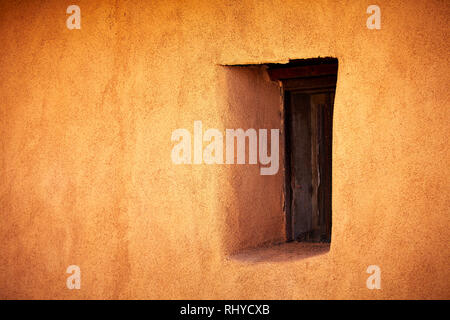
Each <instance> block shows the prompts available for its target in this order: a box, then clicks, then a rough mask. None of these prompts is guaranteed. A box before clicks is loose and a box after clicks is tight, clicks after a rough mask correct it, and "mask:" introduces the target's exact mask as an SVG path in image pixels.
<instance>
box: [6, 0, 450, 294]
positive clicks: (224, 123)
mask: <svg viewBox="0 0 450 320" xmlns="http://www.w3.org/2000/svg"><path fill="white" fill-rule="evenodd" d="M74 2H76V4H78V5H79V6H80V8H81V17H82V18H81V19H82V20H81V26H82V28H81V30H68V29H67V28H66V26H65V20H66V18H67V16H68V15H67V14H66V8H67V6H68V5H69V4H72V3H66V2H64V1H45V2H40V1H39V2H38V1H22V2H17V3H16V2H13V1H1V2H0V26H1V30H2V31H1V33H0V43H1V46H2V48H1V53H0V102H1V104H0V122H1V126H0V144H1V154H0V159H1V164H0V220H1V223H0V237H1V240H0V298H8V299H14V298H63V299H79V298H102V299H103V298H105V299H109V298H148V299H161V298H170V299H172V298H177V299H179V298H189V299H196V298H200V299H214V298H216V299H220V298H241V299H246V298H261V299H262V298H270V299H305V298H332V299H334V298H360V299H370V298H375V299H382V298H447V299H448V298H450V284H449V280H448V279H449V277H450V273H449V267H448V264H449V243H450V241H449V240H450V239H449V231H448V230H449V209H448V207H449V195H448V190H449V174H450V172H449V169H448V168H449V157H450V154H449V151H450V148H449V147H448V137H449V134H450V132H449V121H450V108H449V100H450V99H449V91H448V85H449V82H450V76H449V74H450V73H449V58H448V44H447V43H448V36H449V34H448V22H449V20H448V17H449V16H450V6H449V4H448V2H447V1H430V0H426V1H425V0H424V1H416V0H414V1H381V0H377V1H376V4H377V5H379V6H380V8H381V18H382V22H381V25H382V28H381V30H368V29H367V28H366V19H367V17H368V14H366V8H367V7H368V6H369V5H370V4H373V3H372V1H325V0H317V1H301V0H295V1H213V0H207V1H140V2H139V3H137V1H120V2H119V1H116V2H114V1H74ZM318 56H322V57H323V56H333V57H337V58H338V59H339V74H338V83H337V91H336V99H335V107H334V136H333V138H334V142H333V157H334V158H333V233H332V243H331V248H330V251H329V252H328V253H327V254H324V255H319V256H315V257H312V258H308V259H288V260H286V261H278V260H273V261H272V260H270V259H268V260H266V261H263V262H261V263H248V262H245V261H240V260H236V259H232V258H230V254H231V253H233V252H237V251H239V250H240V249H242V248H244V247H252V246H255V245H258V244H260V243H262V242H264V239H267V238H269V239H270V240H271V241H277V240H278V241H279V240H282V238H283V235H284V233H283V232H284V229H283V220H282V219H283V216H282V215H283V212H282V202H283V199H282V174H283V171H282V168H280V170H279V172H278V174H277V175H276V176H260V175H259V167H258V165H253V166H250V165H234V166H233V165H191V166H176V165H174V164H173V163H172V161H171V158H170V155H171V149H172V146H173V143H172V142H171V141H170V138H171V133H172V131H173V130H175V129H177V128H186V129H189V130H190V131H191V132H192V131H193V123H194V121H195V120H202V122H203V126H204V128H218V129H219V130H222V131H223V132H224V130H225V129H226V128H239V127H242V128H251V127H255V128H257V129H258V128H281V123H280V121H281V120H280V119H281V115H280V111H281V109H280V102H281V100H280V99H281V98H280V96H279V90H278V88H277V87H276V84H274V83H270V82H268V80H267V78H264V76H263V75H262V74H258V72H259V71H257V70H253V69H252V70H243V69H236V67H224V66H222V65H228V64H245V63H262V62H274V61H286V59H299V58H312V57H318ZM265 89H267V90H265ZM280 165H282V163H280ZM72 264H75V265H78V266H80V268H81V279H82V284H81V290H68V289H67V288H66V278H67V276H68V275H67V274H66V268H67V266H69V265H72ZM371 264H375V265H379V266H380V267H381V271H382V283H381V285H382V289H381V290H368V289H367V288H366V279H367V277H368V274H366V273H365V271H366V268H367V266H368V265H371Z"/></svg>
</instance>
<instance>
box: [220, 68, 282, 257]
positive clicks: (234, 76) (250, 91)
mask: <svg viewBox="0 0 450 320" xmlns="http://www.w3.org/2000/svg"><path fill="white" fill-rule="evenodd" d="M219 79H220V81H219V85H220V86H225V87H226V89H225V90H224V88H223V87H222V88H219V89H221V90H223V91H222V92H224V94H222V95H220V97H221V101H219V103H220V104H221V107H222V109H223V110H224V115H223V119H224V120H223V123H224V126H225V128H227V129H238V128H242V129H243V130H244V131H245V130H247V129H249V128H253V129H255V130H256V132H258V130H259V129H268V130H267V131H268V137H267V140H268V150H269V152H270V150H271V149H272V148H271V145H270V140H271V137H270V129H280V130H279V169H278V172H277V173H276V174H274V175H261V174H260V168H261V167H264V166H265V165H262V164H260V162H259V157H258V162H257V164H248V162H249V158H248V156H249V140H248V138H246V150H245V155H246V158H245V164H236V152H235V154H234V156H235V161H234V163H235V164H227V165H226V166H225V168H226V170H225V171H226V177H227V178H226V179H227V183H226V184H225V188H228V190H227V192H226V194H227V195H229V196H227V197H226V199H223V200H222V201H221V202H222V205H223V210H222V212H224V215H225V217H224V220H223V221H224V228H223V229H222V230H223V245H224V251H225V254H233V253H236V252H239V251H241V250H243V249H246V248H253V247H258V246H262V245H264V244H272V243H280V242H284V241H285V216H284V212H283V201H284V199H283V181H284V180H283V168H284V165H283V157H282V155H283V152H284V146H283V139H282V138H281V137H282V131H281V125H282V111H281V110H282V98H281V96H280V88H279V86H278V84H277V83H276V82H272V81H270V79H269V77H268V76H267V74H266V71H265V70H264V67H263V66H251V67H243V66H225V67H220V71H219ZM258 140H259V138H258ZM224 143H225V132H224ZM234 149H235V150H236V142H235V147H234ZM224 153H225V150H224ZM224 157H226V154H224Z"/></svg>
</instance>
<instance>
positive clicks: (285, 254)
mask: <svg viewBox="0 0 450 320" xmlns="http://www.w3.org/2000/svg"><path fill="white" fill-rule="evenodd" d="M329 251H330V244H329V243H311V242H296V241H293V242H288V243H280V244H275V245H271V246H267V247H260V248H253V249H246V250H244V251H241V252H239V253H237V254H234V255H232V256H231V259H232V260H234V261H239V262H244V263H263V262H288V261H296V260H302V259H307V258H311V257H315V256H319V255H323V254H326V253H328V252H329Z"/></svg>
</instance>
